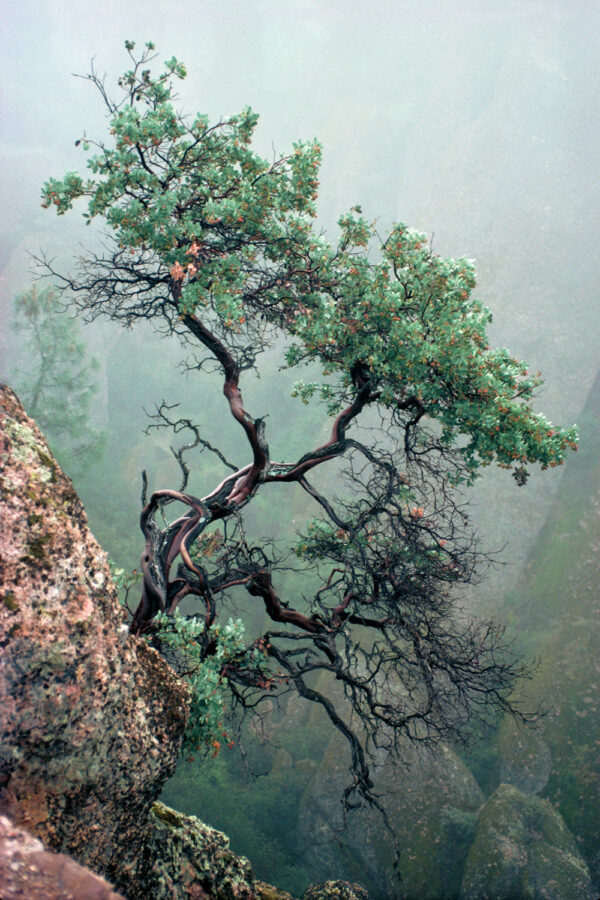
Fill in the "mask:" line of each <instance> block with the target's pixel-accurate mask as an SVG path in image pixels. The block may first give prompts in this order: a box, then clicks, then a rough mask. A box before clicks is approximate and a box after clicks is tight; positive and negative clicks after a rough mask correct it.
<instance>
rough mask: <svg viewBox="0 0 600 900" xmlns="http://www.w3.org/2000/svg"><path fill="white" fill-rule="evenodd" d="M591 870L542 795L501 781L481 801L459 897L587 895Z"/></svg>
mask: <svg viewBox="0 0 600 900" xmlns="http://www.w3.org/2000/svg"><path fill="white" fill-rule="evenodd" d="M590 890H591V882H590V874H589V871H588V868H587V866H586V864H585V861H584V860H583V858H582V857H581V855H580V854H579V852H578V850H577V846H576V844H575V840H574V838H573V835H572V834H571V833H570V831H569V830H568V828H567V826H566V825H565V823H564V822H563V820H562V818H561V817H560V815H559V814H558V813H557V812H556V811H555V810H554V809H553V807H552V805H551V804H550V803H549V802H548V801H547V800H542V799H540V798H538V797H529V796H527V795H525V794H523V793H522V792H521V791H519V790H518V789H517V788H515V787H512V786H511V785H508V784H502V785H500V787H499V788H498V789H497V790H496V791H495V792H494V794H492V796H491V797H490V799H489V800H488V802H487V803H486V805H485V806H484V808H483V810H482V813H481V816H480V819H479V822H478V826H477V832H476V835H475V840H474V842H473V845H472V847H471V850H470V852H469V855H468V857H467V862H466V865H465V873H464V878H463V884H462V888H461V893H460V900H514V898H517V897H518V898H519V900H538V898H539V900H541V898H543V900H587V898H588V897H589V896H590Z"/></svg>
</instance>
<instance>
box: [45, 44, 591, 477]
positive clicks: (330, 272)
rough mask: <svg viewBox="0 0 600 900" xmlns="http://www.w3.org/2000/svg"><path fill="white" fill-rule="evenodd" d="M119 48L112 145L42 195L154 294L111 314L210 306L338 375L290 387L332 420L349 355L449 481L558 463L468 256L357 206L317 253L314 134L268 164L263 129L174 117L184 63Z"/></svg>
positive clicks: (346, 383)
mask: <svg viewBox="0 0 600 900" xmlns="http://www.w3.org/2000/svg"><path fill="white" fill-rule="evenodd" d="M126 47H127V50H128V51H129V53H130V55H131V57H132V59H133V60H134V63H135V65H134V68H133V69H131V70H129V71H128V72H126V73H125V75H124V76H123V77H122V78H121V80H120V82H119V83H120V86H121V88H122V89H123V91H124V96H123V99H122V100H121V102H119V103H112V102H110V101H108V105H109V109H110V111H111V120H110V134H111V138H112V142H111V145H110V146H108V145H106V144H104V143H99V144H94V146H95V147H96V148H97V149H98V151H99V152H97V153H96V154H95V155H93V156H91V157H90V158H89V159H88V162H87V165H88V169H89V170H90V171H91V173H92V176H93V177H91V178H88V179H87V180H84V179H83V178H82V177H81V176H80V175H78V174H77V173H74V172H68V173H67V174H66V175H65V177H64V178H63V179H61V180H56V179H50V180H49V181H48V182H47V183H46V184H45V186H44V189H43V205H44V206H50V205H54V206H55V207H56V209H57V212H58V213H59V214H62V213H64V212H66V211H67V210H68V209H70V208H71V206H72V204H73V202H74V200H76V199H77V198H79V197H85V198H87V201H88V208H87V212H85V213H84V215H85V217H86V218H87V220H88V222H89V221H90V220H91V219H92V218H94V217H96V216H103V217H104V218H105V219H106V222H107V224H108V226H109V228H110V229H111V230H112V232H113V235H114V238H115V241H116V244H117V246H118V247H119V251H120V253H121V256H120V257H119V259H118V260H117V262H118V264H119V265H120V266H125V265H129V266H130V267H133V269H134V271H135V272H136V273H137V274H138V275H139V276H140V277H142V278H144V277H147V281H148V283H149V284H151V285H152V286H153V291H154V293H152V291H150V290H149V292H148V294H147V295H145V296H144V299H143V302H142V299H141V298H140V295H139V293H133V294H131V295H130V294H128V293H127V291H125V293H124V294H123V295H122V297H121V298H120V299H119V307H118V315H119V316H120V317H127V315H131V316H132V317H134V316H138V315H141V314H142V311H143V315H145V316H147V317H152V316H155V315H156V316H164V315H167V317H169V316H170V315H171V313H170V312H168V310H167V306H168V304H167V305H166V304H165V302H164V298H165V295H164V293H161V290H160V288H161V286H164V287H165V289H166V290H167V291H168V292H169V295H170V296H172V297H174V298H175V299H176V301H177V305H178V308H179V315H180V317H184V316H185V315H186V314H188V313H196V312H202V311H203V313H202V314H203V315H209V314H212V315H213V316H214V317H215V325H214V326H213V327H215V326H216V327H217V330H219V329H220V330H221V331H222V332H224V333H226V332H227V331H228V330H229V331H230V332H232V333H233V335H235V334H236V333H239V332H240V331H243V329H244V323H245V322H247V321H250V322H255V323H258V320H259V317H260V319H262V320H263V321H266V322H268V323H270V324H271V325H272V326H274V327H277V328H278V329H281V330H282V331H283V332H285V333H286V334H287V335H288V336H289V337H291V338H292V339H293V341H292V343H291V346H290V347H289V349H288V352H287V362H288V364H289V365H299V364H304V363H307V362H310V361H316V362H317V363H318V364H319V365H320V366H321V368H322V370H323V373H324V375H325V376H326V377H327V376H330V375H334V376H335V379H336V380H335V383H333V384H332V383H331V382H330V381H327V380H326V381H323V382H313V383H311V384H309V385H304V384H303V383H302V382H299V383H298V385H297V387H296V391H295V393H296V394H297V395H298V396H299V397H301V399H302V400H304V401H305V402H307V401H308V400H309V399H310V397H311V396H312V394H313V393H315V392H317V393H318V394H320V395H321V396H322V397H323V398H324V399H325V400H326V402H327V403H328V405H329V408H330V412H332V413H333V412H334V410H335V409H337V408H338V407H339V403H340V401H343V400H344V398H345V397H346V395H347V393H348V390H349V389H350V387H351V384H352V371H353V367H355V366H356V364H357V363H360V365H361V366H362V367H363V371H364V373H365V375H368V377H369V379H370V380H371V383H373V384H375V385H376V386H377V388H378V391H379V402H380V404H381V405H382V406H383V407H384V408H387V409H388V410H390V411H391V412H392V413H394V412H395V411H397V410H398V408H402V409H407V408H408V407H407V406H406V404H407V403H408V404H412V408H413V409H414V408H415V405H416V404H422V407H423V409H424V413H425V415H426V417H427V418H428V419H429V420H430V421H433V422H436V423H437V427H438V428H439V430H440V433H441V439H442V443H443V445H444V446H445V447H447V448H454V450H455V451H456V453H457V454H458V456H460V458H461V466H460V472H459V471H458V469H459V467H457V472H456V475H455V478H456V480H466V481H469V482H470V481H472V480H474V478H475V477H476V476H477V474H478V471H479V470H480V469H481V468H482V467H483V466H485V465H488V464H489V463H491V462H493V461H496V462H497V463H498V464H499V465H500V466H503V467H507V468H509V467H512V466H519V465H521V464H523V463H525V462H531V463H535V462H538V463H540V464H541V466H542V468H546V467H547V466H555V465H559V464H561V463H562V462H563V461H564V458H565V454H566V452H567V450H568V449H569V448H573V449H574V448H575V446H576V440H577V431H576V429H575V428H567V429H562V428H557V427H553V426H552V425H551V423H550V422H548V421H547V420H546V419H545V418H544V417H543V416H542V415H539V414H536V413H534V412H533V409H532V398H533V396H534V392H535V390H536V388H537V387H539V385H540V384H541V380H540V378H539V374H538V375H535V376H532V375H531V374H530V373H529V370H528V367H527V365H526V364H525V363H522V362H519V361H518V360H516V359H514V358H513V357H511V356H510V354H509V353H508V352H507V351H506V350H492V349H491V348H490V346H489V344H488V339H487V334H486V328H487V325H488V324H489V322H490V320H491V315H490V313H489V311H488V310H487V309H486V307H485V306H484V305H483V304H482V303H481V302H480V301H479V300H477V299H475V298H474V297H473V296H472V292H473V289H474V287H475V270H474V267H473V264H472V262H471V261H469V260H467V259H464V258H461V259H456V260H454V259H445V258H441V257H438V256H435V255H434V254H432V253H431V251H430V250H429V249H428V247H427V243H426V238H425V235H423V234H420V233H419V232H416V231H412V230H410V229H408V228H407V227H406V226H405V225H403V224H401V223H398V224H396V225H394V227H393V228H392V230H391V232H390V234H389V235H388V237H387V238H385V239H384V240H383V241H381V240H380V239H379V238H378V236H377V234H376V232H375V229H374V226H373V225H372V224H370V223H369V222H367V221H366V220H365V219H364V218H363V217H362V216H361V211H360V207H353V208H352V209H351V210H350V212H349V213H348V214H347V215H345V216H342V217H341V218H340V220H339V228H340V237H339V240H338V241H337V244H334V245H332V244H330V243H328V242H327V241H326V240H325V238H324V237H323V236H322V235H321V234H318V233H317V232H316V231H315V229H314V227H313V223H312V218H313V217H314V215H315V199H316V195H317V185H318V180H317V179H318V170H319V164H320V157H321V148H320V145H319V144H318V143H317V142H311V143H297V144H295V145H294V149H293V152H292V153H291V154H290V155H289V156H287V157H282V158H281V159H279V160H278V161H276V162H275V163H274V164H270V163H269V162H267V161H266V160H264V159H262V158H261V157H260V156H258V155H257V154H256V153H254V152H253V151H252V149H251V148H250V142H251V139H252V135H253V132H254V129H255V127H256V123H257V119H258V117H257V115H256V114H255V113H254V112H253V111H252V110H251V109H249V108H247V109H245V110H243V111H242V112H241V113H240V114H239V115H236V116H232V117H231V118H229V119H228V120H227V121H223V122H219V123H217V124H214V125H211V124H210V123H209V121H208V118H207V117H206V116H205V115H201V114H197V115H196V116H195V117H193V118H192V119H190V120H188V119H185V118H183V117H182V116H181V115H180V114H179V113H178V112H177V111H176V109H175V107H174V105H173V101H174V95H173V87H172V83H171V79H172V78H177V79H181V78H184V77H185V68H184V67H183V66H182V65H181V64H180V63H179V62H178V61H177V60H176V59H174V58H173V59H171V60H169V61H168V62H166V63H165V69H164V71H162V72H161V73H159V74H158V75H156V76H153V75H152V71H151V67H150V66H149V65H148V66H147V65H146V63H148V62H149V60H150V61H151V59H152V57H151V56H150V52H151V50H152V49H153V45H151V44H147V45H146V48H145V49H144V51H143V52H142V54H141V56H140V57H139V58H138V59H136V58H135V57H134V55H133V51H134V43H133V42H132V41H128V42H127V43H126ZM79 143H82V144H83V148H84V149H87V148H89V147H90V146H92V144H93V142H91V141H89V140H87V139H86V140H84V141H81V142H79ZM370 251H375V252H377V253H378V254H379V256H380V261H379V262H377V263H374V262H373V261H372V257H373V253H372V252H371V253H370ZM127 257H129V258H130V262H128V263H126V258H127ZM150 272H151V277H149V273H150ZM153 297H154V299H153ZM127 304H129V306H128V305H127ZM105 306H107V304H105ZM109 307H110V304H108V306H107V308H106V309H105V311H106V312H107V313H108V314H109V315H114V314H115V308H114V307H113V308H112V309H111V308H109ZM403 404H404V405H403Z"/></svg>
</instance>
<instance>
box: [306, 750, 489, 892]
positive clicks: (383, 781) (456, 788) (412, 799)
mask: <svg viewBox="0 0 600 900" xmlns="http://www.w3.org/2000/svg"><path fill="white" fill-rule="evenodd" d="M346 754H347V750H346V747H345V745H344V739H343V738H342V737H339V736H338V735H337V734H336V735H334V736H333V737H332V739H331V743H330V745H329V747H328V749H327V751H326V753H325V755H324V757H323V761H322V763H321V766H320V767H319V769H318V770H317V772H316V773H315V775H314V776H313V778H312V779H311V781H310V782H309V784H308V786H307V789H306V792H305V795H304V799H303V803H302V808H301V815H300V839H301V841H302V842H303V843H304V845H305V846H306V848H307V849H306V852H305V857H304V861H305V864H308V865H309V866H310V873H311V877H312V878H315V879H316V878H319V877H323V876H322V873H325V872H328V873H330V875H331V876H335V877H337V878H345V879H349V880H352V881H360V882H363V883H365V884H366V885H367V886H368V888H369V891H370V893H371V895H372V896H373V897H375V898H379V900H387V898H388V897H391V896H397V897H403V898H410V900H439V898H440V897H456V896H458V892H459V890H460V885H461V881H462V874H463V866H464V862H465V860H466V857H467V853H468V852H469V848H470V845H471V842H472V840H473V837H474V834H475V826H476V821H477V812H478V810H479V808H480V807H481V805H482V804H483V802H484V796H483V794H482V792H481V790H480V788H479V786H478V785H477V782H476V781H475V779H474V777H473V775H472V774H471V773H470V772H469V770H468V769H467V767H466V766H465V765H464V763H463V762H462V761H461V760H460V759H459V758H458V756H457V755H456V754H455V753H453V752H452V750H450V749H449V748H448V747H441V748H440V750H439V752H438V753H430V752H427V753H426V752H422V753H419V752H417V750H416V749H415V748H414V747H411V746H410V745H407V747H406V749H405V754H404V765H402V766H397V767H396V766H394V765H392V764H391V762H390V761H389V760H388V761H385V762H382V764H381V765H380V766H379V767H378V768H377V770H376V772H375V790H376V791H378V792H379V794H380V795H382V796H385V807H386V811H387V815H388V817H389V820H390V822H391V823H392V825H393V827H394V829H395V831H396V835H397V838H398V842H399V846H400V857H401V862H400V868H401V872H402V881H401V882H399V880H398V876H397V874H396V872H395V871H394V848H393V843H392V841H391V838H390V836H389V835H388V834H387V833H386V831H385V829H384V828H383V823H382V820H381V818H380V816H379V814H378V813H377V811H376V810H369V809H367V810H363V811H361V812H355V813H353V814H352V815H351V816H349V817H348V820H347V827H346V828H345V829H343V830H341V824H342V823H341V815H340V800H339V798H340V796H341V793H342V790H343V786H344V784H345V783H346V780H347V777H348V769H347V766H346V765H344V760H345V759H346Z"/></svg>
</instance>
